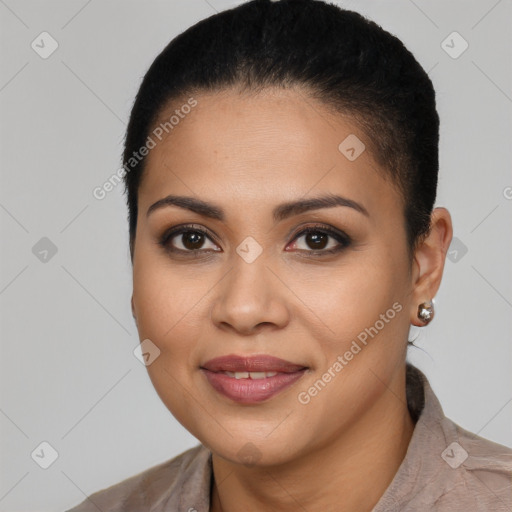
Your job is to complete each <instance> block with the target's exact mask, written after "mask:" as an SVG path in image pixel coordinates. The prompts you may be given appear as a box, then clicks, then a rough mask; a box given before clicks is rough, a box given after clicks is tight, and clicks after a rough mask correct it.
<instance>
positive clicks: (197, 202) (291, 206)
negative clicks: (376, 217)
mask: <svg viewBox="0 0 512 512" xmlns="http://www.w3.org/2000/svg"><path fill="white" fill-rule="evenodd" d="M166 206H177V207H179V208H183V209H186V210H190V211H192V212H194V213H197V214H198V215H202V216H203V217H208V218H210V219H215V220H219V221H224V220H225V218H226V215H225V212H224V210H223V209H222V208H220V207H219V206H216V205H214V204H212V203H209V202H207V201H203V200H201V199H196V198H194V197H187V196H174V195H169V196H167V197H164V198H162V199H159V200H158V201H157V202H156V203H154V204H152V205H151V206H150V207H149V208H148V211H147V213H146V217H149V215H150V214H151V213H153V212H154V211H155V210H159V209H161V208H164V207H166ZM335 206H345V207H348V208H352V209H354V210H356V211H357V212H359V213H362V214H363V215H365V216H366V217H369V216H370V214H369V213H368V210H367V209H366V208H365V207H364V206H363V205H361V204H359V203H357V202H356V201H353V200H352V199H347V198H346V197H341V196H338V195H333V194H328V195H324V196H320V197H313V198H311V199H299V200H297V201H289V202H287V203H283V204H280V205H278V206H276V207H275V208H274V210H273V211H272V215H273V218H274V222H280V221H283V220H285V219H287V218H289V217H292V216H294V215H299V214H301V213H304V212H307V211H309V210H319V209H321V208H333V207H335Z"/></svg>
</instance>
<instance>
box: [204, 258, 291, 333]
mask: <svg viewBox="0 0 512 512" xmlns="http://www.w3.org/2000/svg"><path fill="white" fill-rule="evenodd" d="M214 290H215V295H214V303H213V307H212V312H211V318H212V321H213V323H214V324H215V325H216V326H217V327H218V328H219V329H222V330H226V331H229V330H231V331H233V332H236V333H237V334H238V335H243V336H249V335H254V334H258V333H260V332H261V331H262V330H266V329H269V330H275V329H282V328H283V327H285V326H286V325H287V324H288V322H289V316H290V315H289V308H288V307H287V296H288V297H289V295H290V294H291V292H290V290H289V289H288V288H287V287H286V285H285V284H284V283H283V281H282V280H281V279H280V278H279V276H278V275H277V273H276V272H275V271H274V270H272V269H271V268H270V267H269V265H268V261H267V260H266V259H265V258H263V257H261V256H260V257H259V258H258V259H256V260H255V261H253V262H252V263H247V262H246V261H244V260H243V259H242V258H239V257H237V258H236V260H235V262H234V264H233V267H232V268H231V270H230V271H229V272H228V273H227V275H226V276H225V277H224V279H222V280H221V282H220V283H219V284H218V285H217V286H216V287H215V288H214Z"/></svg>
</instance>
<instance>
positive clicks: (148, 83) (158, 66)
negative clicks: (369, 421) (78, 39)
mask: <svg viewBox="0 0 512 512" xmlns="http://www.w3.org/2000/svg"><path fill="white" fill-rule="evenodd" d="M266 87H287V88H291V87H296V88H300V89H302V90H305V91H308V94H309V96H310V97H313V98H316V99H318V100H319V101H321V102H322V103H323V104H324V105H325V106H326V107H329V109H331V110H332V111H333V112H338V113H345V114H348V115H350V118H351V120H353V122H354V123H356V124H357V125H358V126H359V127H360V128H361V129H362V131H363V133H365V134H366V136H367V137H368V140H366V139H365V141H364V142H365V144H366V143H367V142H368V144H367V147H368V149H369V151H370V152H371V155H372V156H373V158H374V160H375V161H376V162H377V163H379V164H380V165H382V166H383V167H384V168H385V169H386V172H387V173H388V174H389V176H390V177H391V179H392V181H393V183H394V184H395V185H397V186H398V188H399V190H400V192H401V196H402V198H403V204H404V219H405V228H406V233H407V240H408V245H409V249H410V251H413V250H414V247H415V244H416V243H417V242H418V241H419V240H420V239H421V237H422V236H424V235H425V234H427V233H428V231H429V229H430V215H431V213H432V208H433V206H434V202H435V198H436V188H437V174H438V165H439V162H438V143H439V116H438V114H437V111H436V105H435V91H434V88H433V86H432V82H431V81H430V79H429V77H428V75H427V73H426V72H425V71H424V70H423V68H422V67H421V66H420V64H419V63H418V62H417V61H416V59H415V58H414V57H413V55H412V54H411V53H410V52H409V51H408V50H407V49H406V48H405V46H404V45H403V43H402V42H401V41H400V40H399V39H398V38H396V37H395V36H393V35H391V34H390V33H389V32H386V31H385V30H383V29H382V28H381V27H380V26H379V25H377V24H376V23H375V22H373V21H370V20H368V19H366V18H365V17H364V16H362V15H361V14H359V13H356V12H353V11H349V10H344V9H341V8H340V7H338V6H336V5H333V4H328V3H325V2H323V1H319V0H281V1H278V2H272V1H270V0H254V1H251V2H247V3H244V4H241V5H240V6H238V7H236V8H233V9H229V10H226V11H223V12H220V13H218V14H215V15H213V16H210V17H209V18H206V19H204V20H201V21H200V22H198V23H196V24H195V25H193V26H192V27H190V28H189V29H187V30H186V31H185V32H183V33H181V34H180V35H178V36H177V37H175V38H174V39H173V40H172V41H171V42H170V43H169V44H168V45H167V46H166V47H165V48H164V50H163V51H162V52H161V53H160V54H159V55H158V56H157V58H156V59H155V60H154V62H153V64H152V65H151V67H150V68H149V70H148V71H147V73H146V75H145V76H144V79H143V81H142V84H141V86H140V89H139V91H138V93H137V97H136V99H135V102H134V105H133V109H132V111H131V115H130V121H129V124H128V128H127V132H126V138H125V149H124V154H123V166H124V169H125V170H126V171H127V172H126V174H125V175H124V180H125V192H126V193H127V203H128V210H129V217H128V219H129V229H130V253H131V257H132V260H133V253H134V244H135V232H136V225H137V197H138V190H139V186H140V183H141V180H142V175H143V172H144V163H145V159H144V158H140V157H139V159H138V160H135V159H134V158H133V155H134V153H135V152H138V150H139V149H140V148H141V147H143V146H144V145H145V144H146V142H147V138H148V136H149V134H150V130H151V129H152V127H153V125H154V123H155V122H156V120H157V119H158V117H159V114H160V113H161V111H162V109H163V108H164V107H167V106H168V105H169V103H170V102H173V101H176V100H178V99H180V98H181V99H183V98H184V97H186V95H191V94H194V93H200V92H216V91H220V90H222V89H229V88H238V89H239V90H240V91H244V90H245V91H258V90H261V89H264V88H266ZM340 142H341V141H340ZM129 163H130V164H131V165H128V164H129Z"/></svg>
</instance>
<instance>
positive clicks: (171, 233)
mask: <svg viewBox="0 0 512 512" xmlns="http://www.w3.org/2000/svg"><path fill="white" fill-rule="evenodd" d="M184 233H200V234H202V235H204V236H206V237H207V238H209V239H210V240H211V241H212V242H214V243H216V244H217V242H215V237H213V236H212V235H210V234H209V233H208V232H207V231H205V230H204V229H202V228H199V227H196V225H194V224H186V225H182V226H178V227H174V228H171V229H169V230H167V231H166V232H165V233H164V234H163V235H162V236H161V237H160V239H159V240H158V245H160V246H161V247H162V248H164V249H165V250H166V251H168V252H170V253H173V254H182V255H187V257H188V255H193V256H195V257H197V255H198V254H199V253H201V252H219V251H214V250H212V249H197V250H186V251H185V250H183V249H176V248H175V247H172V245H171V244H170V243H169V242H170V241H171V240H172V239H173V238H174V237H176V236H178V235H182V234H184ZM310 233H322V234H325V235H328V236H330V237H332V238H334V239H335V240H336V241H337V242H338V243H339V244H340V245H338V246H337V247H335V248H334V249H321V250H317V251H315V250H313V249H311V250H304V249H299V250H298V252H302V253H306V254H307V255H308V256H306V257H311V256H312V257H318V256H319V257H322V256H325V255H332V254H336V253H339V252H341V251H342V250H343V249H346V248H347V247H348V246H349V245H351V243H352V240H351V238H350V237H349V236H348V235H346V234H345V233H343V232H338V231H335V230H333V229H332V228H330V227H328V226H326V225H323V224H319V225H314V226H307V227H306V228H304V229H302V230H301V231H298V232H297V233H296V234H295V235H294V236H293V238H292V242H295V240H297V239H298V238H301V237H302V236H305V235H308V234H310ZM217 245H218V244H217Z"/></svg>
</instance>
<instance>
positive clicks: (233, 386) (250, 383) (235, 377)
mask: <svg viewBox="0 0 512 512" xmlns="http://www.w3.org/2000/svg"><path fill="white" fill-rule="evenodd" d="M200 369H201V372H202V373H203V375H205V377H206V378H207V379H208V382H209V383H210V385H211V386H212V387H213V389H215V390H216V391H217V392H218V393H220V394H222V395H224V396H226V397H227V398H230V399H231V400H234V401H235V402H238V403H245V404H255V403H258V402H262V401H264V400H268V399H269V398H271V397H273V396H275V395H277V394H278V393H280V392H281V391H284V390H285V389H286V388H288V387H289V386H291V385H292V384H293V383H294V382H296V381H297V380H298V379H300V378H301V377H302V376H303V375H304V373H305V371H306V370H307V367H305V366H303V365H299V364H295V363H291V362H289V361H285V360H284V359H279V358H277V357H273V356H268V355H265V354H261V355H253V356H237V355H228V356H222V357H216V358H215V359H211V360H210V361H207V362H206V363H204V364H203V365H201V367H200Z"/></svg>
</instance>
